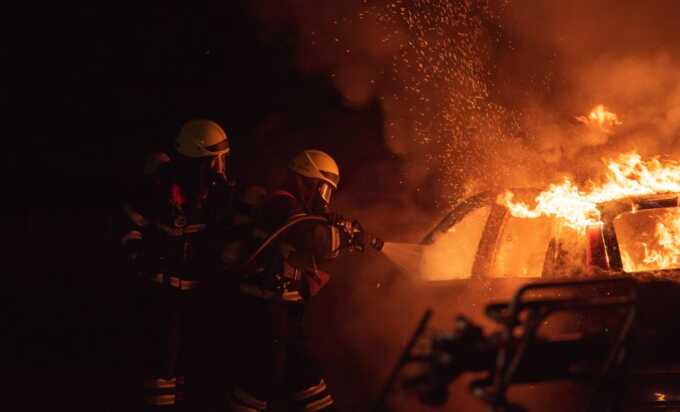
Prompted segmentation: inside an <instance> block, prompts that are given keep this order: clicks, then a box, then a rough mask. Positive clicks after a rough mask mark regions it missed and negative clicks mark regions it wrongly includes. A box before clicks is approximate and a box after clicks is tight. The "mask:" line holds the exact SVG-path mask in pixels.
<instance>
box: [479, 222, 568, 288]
mask: <svg viewBox="0 0 680 412" xmlns="http://www.w3.org/2000/svg"><path fill="white" fill-rule="evenodd" d="M553 222H554V221H553V220H552V219H550V218H548V217H539V218H535V219H526V218H521V217H515V216H512V215H508V216H507V218H506V220H505V222H504V223H503V226H502V227H501V231H500V235H499V237H498V243H497V246H496V253H495V254H494V257H493V262H492V265H491V269H490V271H489V274H488V276H489V277H540V276H541V274H542V273H543V263H544V261H545V256H546V252H547V251H548V245H549V244H550V240H551V238H552V236H553V230H552V229H553Z"/></svg>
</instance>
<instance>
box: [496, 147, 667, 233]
mask: <svg viewBox="0 0 680 412" xmlns="http://www.w3.org/2000/svg"><path fill="white" fill-rule="evenodd" d="M605 163H606V165H607V173H606V175H605V176H604V178H603V179H600V180H599V182H595V181H591V182H589V183H588V184H587V185H586V186H587V188H586V189H580V188H579V187H578V186H577V185H576V184H575V183H573V182H572V181H571V180H570V179H564V180H563V181H562V183H559V184H552V185H550V186H549V187H548V189H547V190H545V191H544V192H542V193H540V194H539V195H538V196H537V197H536V205H535V206H534V207H530V206H529V205H527V204H526V203H524V202H515V201H514V194H513V193H512V192H511V191H506V192H505V193H504V194H502V195H501V196H499V198H498V202H499V203H500V204H502V205H504V206H506V207H507V208H508V209H509V210H510V212H511V213H512V215H514V216H519V217H526V218H535V217H539V216H552V217H557V218H560V219H563V220H564V221H565V224H566V225H568V226H570V227H572V228H574V229H576V230H577V231H579V232H580V233H584V232H585V229H586V228H587V227H588V226H591V225H597V224H600V223H601V216H600V211H599V210H598V207H597V205H598V204H599V203H602V202H607V201H611V200H616V199H621V198H624V197H629V196H641V195H651V194H657V193H669V192H680V163H677V162H662V161H660V160H659V159H658V158H652V159H649V160H643V159H642V157H641V156H640V155H639V154H638V153H637V152H635V151H633V152H630V153H624V154H622V155H620V156H619V157H618V159H616V160H607V161H605ZM679 229H680V226H679Z"/></svg>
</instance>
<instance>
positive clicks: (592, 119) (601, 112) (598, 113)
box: [576, 104, 623, 133]
mask: <svg viewBox="0 0 680 412" xmlns="http://www.w3.org/2000/svg"><path fill="white" fill-rule="evenodd" d="M576 120H578V121H579V122H581V123H583V124H585V125H586V126H588V127H590V128H593V129H597V130H600V131H602V132H605V133H611V132H612V131H613V129H614V127H616V126H620V125H621V124H623V123H621V122H620V121H619V118H618V116H617V115H616V114H614V113H612V112H610V111H607V108H606V107H604V105H601V104H598V105H597V106H595V107H594V108H593V110H591V111H590V114H588V116H577V117H576Z"/></svg>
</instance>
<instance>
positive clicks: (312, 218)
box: [244, 215, 384, 266]
mask: <svg viewBox="0 0 680 412" xmlns="http://www.w3.org/2000/svg"><path fill="white" fill-rule="evenodd" d="M303 222H318V223H330V221H329V219H328V218H326V217H323V216H316V215H305V216H300V217H297V218H294V219H291V220H289V221H288V222H286V223H285V224H284V225H282V226H281V227H279V228H278V229H276V230H275V231H274V232H273V233H272V234H271V235H269V236H268V237H267V238H266V239H265V240H263V241H262V243H261V244H260V246H259V247H258V248H257V249H256V250H255V251H254V252H253V253H252V254H251V255H250V256H249V257H248V259H247V260H246V262H245V263H244V266H248V265H249V264H251V263H252V262H253V261H254V260H255V259H256V258H257V257H258V256H259V255H260V253H262V251H263V250H264V249H266V248H267V246H269V245H270V244H271V243H272V242H273V241H274V240H276V239H277V238H278V237H279V236H281V235H282V234H283V233H285V232H286V231H288V230H289V229H290V228H292V227H293V226H295V225H297V224H300V223H303ZM340 227H341V228H343V229H344V230H345V231H346V232H347V233H348V234H349V238H350V242H352V241H353V240H354V239H355V238H356V236H357V235H358V234H360V233H363V234H366V232H365V231H364V230H363V228H362V227H361V225H360V224H359V222H357V221H354V222H352V223H351V224H350V225H341V226H340ZM366 243H367V244H368V245H369V246H371V247H372V248H373V249H375V250H377V251H380V250H382V247H383V245H384V242H383V241H382V240H381V239H379V238H377V237H375V236H371V235H369V237H368V241H367V242H366ZM359 249H360V250H362V251H363V249H361V248H359Z"/></svg>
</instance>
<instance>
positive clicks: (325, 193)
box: [319, 182, 333, 205]
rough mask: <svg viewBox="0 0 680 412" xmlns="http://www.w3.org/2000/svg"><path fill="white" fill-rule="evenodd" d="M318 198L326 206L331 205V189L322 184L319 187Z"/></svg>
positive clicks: (328, 185) (324, 183)
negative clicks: (319, 197)
mask: <svg viewBox="0 0 680 412" xmlns="http://www.w3.org/2000/svg"><path fill="white" fill-rule="evenodd" d="M319 196H321V199H322V200H323V201H324V203H325V204H326V205H329V204H330V203H331V197H332V196H333V187H332V186H331V185H330V184H328V183H327V182H322V183H321V184H320V185H319Z"/></svg>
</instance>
